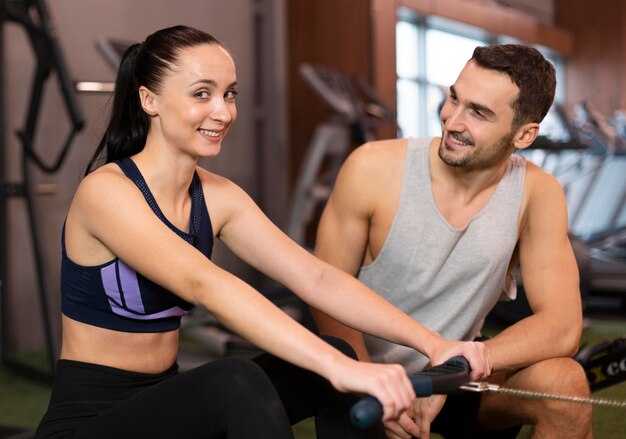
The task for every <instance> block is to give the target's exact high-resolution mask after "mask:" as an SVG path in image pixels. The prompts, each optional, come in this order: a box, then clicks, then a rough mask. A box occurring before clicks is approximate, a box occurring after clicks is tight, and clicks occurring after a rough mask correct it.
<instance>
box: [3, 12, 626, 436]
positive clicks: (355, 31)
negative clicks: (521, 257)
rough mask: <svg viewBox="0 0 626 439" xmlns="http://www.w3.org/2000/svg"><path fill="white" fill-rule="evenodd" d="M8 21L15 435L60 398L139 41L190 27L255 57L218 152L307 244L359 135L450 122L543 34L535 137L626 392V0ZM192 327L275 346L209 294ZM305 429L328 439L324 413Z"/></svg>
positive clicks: (509, 308)
mask: <svg viewBox="0 0 626 439" xmlns="http://www.w3.org/2000/svg"><path fill="white" fill-rule="evenodd" d="M0 23H1V25H2V32H1V33H0V65H1V68H0V102H1V105H0V160H1V162H0V163H1V165H0V185H1V189H2V190H0V438H18V437H21V438H27V437H32V432H33V428H34V427H35V426H36V425H37V423H38V421H39V419H40V417H41V415H42V414H43V412H44V411H45V408H46V405H47V402H48V397H49V389H50V387H49V384H50V380H51V378H52V365H53V363H54V361H55V359H56V358H57V357H58V350H59V347H60V327H59V326H60V325H59V324H60V318H59V317H60V309H59V308H60V304H59V294H58V284H59V273H58V272H59V265H60V230H61V225H62V223H63V220H64V218H65V214H66V211H67V209H68V206H69V203H70V201H71V197H72V195H73V192H74V190H75V188H76V186H77V184H78V182H79V180H80V178H81V175H82V174H83V172H84V169H85V165H86V163H87V160H88V158H89V157H90V156H91V154H92V152H93V150H94V148H95V146H96V143H97V141H98V140H99V136H100V134H101V133H102V131H103V129H104V126H105V123H106V122H105V121H106V116H107V104H108V102H109V99H110V97H111V90H112V87H113V84H112V82H113V80H114V75H115V69H116V65H117V62H118V60H119V56H120V53H121V51H123V50H124V48H125V47H127V46H128V45H129V44H131V43H133V42H137V41H141V40H142V39H143V38H144V37H145V36H146V35H147V34H149V33H151V32H152V31H154V30H156V29H159V28H162V27H166V26H170V25H175V24H187V25H191V26H195V27H198V28H200V29H203V30H205V31H208V32H210V33H211V34H213V35H214V36H215V37H217V38H218V39H219V40H220V41H221V42H223V43H224V45H225V46H226V47H228V48H229V50H230V51H231V53H232V54H233V56H234V58H235V61H236V63H237V72H238V81H239V84H240V86H239V91H240V94H239V96H238V98H237V100H238V102H237V104H238V110H239V118H238V121H237V124H236V125H235V127H234V128H233V129H232V130H231V131H230V133H229V137H228V139H227V140H226V142H225V146H224V147H223V149H222V153H221V154H220V156H219V157H217V158H215V159H212V160H210V161H207V162H206V163H203V165H205V166H206V167H207V168H209V169H211V170H213V171H215V172H217V173H220V174H223V175H225V176H227V177H228V178H230V179H232V180H234V181H235V182H236V183H238V184H239V185H241V186H242V187H243V188H244V189H245V190H246V191H247V192H248V193H249V194H250V195H251V196H252V197H253V198H254V199H255V200H256V201H257V203H258V204H259V205H260V206H261V208H262V209H263V210H264V211H265V212H266V213H267V214H268V216H269V217H270V218H271V219H272V220H273V221H274V222H276V223H277V224H278V225H279V226H281V227H282V228H283V229H284V230H285V231H286V232H287V233H289V235H290V236H292V237H293V238H294V239H296V240H297V241H298V242H299V243H301V244H302V245H304V246H307V247H311V246H312V245H313V244H314V235H315V226H316V221H317V219H318V215H319V212H320V209H321V207H322V206H323V204H324V202H325V200H326V197H327V196H328V193H329V191H330V189H331V188H332V184H333V179H334V176H335V173H336V171H337V168H338V166H339V165H340V164H341V162H342V160H343V159H344V158H345V156H346V154H347V153H349V151H350V150H351V149H352V148H354V147H355V146H357V145H358V144H360V143H362V142H364V141H366V140H372V139H380V138H389V137H395V136H398V135H402V136H430V135H438V134H439V132H440V128H439V121H438V112H437V109H438V107H439V105H440V103H441V101H442V100H443V99H444V97H445V93H446V90H447V88H448V87H449V85H450V84H451V83H452V82H453V81H454V79H455V78H456V76H457V74H458V72H459V71H460V70H461V68H462V66H463V64H464V63H465V61H467V59H468V58H469V57H470V56H471V52H472V50H473V48H474V47H475V46H477V45H484V44H489V43H496V42H522V43H525V44H531V45H534V46H536V47H537V48H538V49H540V50H541V51H542V52H543V53H544V54H545V55H546V56H547V57H548V58H549V59H550V60H551V61H552V62H553V63H554V64H555V66H556V68H557V73H558V80H559V86H558V91H557V98H556V102H555V105H554V107H553V109H552V110H551V112H550V114H549V116H548V117H547V118H546V121H545V122H544V124H543V126H542V131H541V134H542V136H541V138H540V139H538V140H537V142H536V143H535V145H534V147H533V148H532V149H531V150H529V151H527V152H525V154H526V156H527V157H528V158H529V159H530V160H533V161H534V162H535V163H537V164H539V165H540V166H542V167H544V169H546V170H547V171H549V172H551V173H553V174H554V175H555V176H556V177H557V178H558V179H559V181H560V182H561V183H562V185H563V187H564V189H565V191H566V194H567V198H568V206H569V213H570V232H571V237H572V241H573V243H574V246H575V250H576V256H577V261H578V263H579V268H580V272H581V294H582V295H583V299H584V304H585V308H584V313H585V322H586V325H585V330H584V334H583V344H582V345H581V352H580V355H579V357H578V358H579V360H580V361H581V362H583V363H584V364H585V366H586V367H588V368H589V369H588V370H592V369H593V368H594V367H595V368H596V369H595V370H604V371H605V372H606V370H608V369H607V368H611V367H612V366H613V365H617V366H616V368H614V370H615V374H614V375H612V376H609V375H608V373H603V374H601V375H602V377H603V378H602V379H600V378H599V375H594V374H590V382H591V383H592V385H593V386H594V396H597V397H609V398H613V399H620V400H624V399H626V384H624V382H623V381H625V380H626V342H625V341H624V338H623V337H624V336H625V335H626V306H625V302H624V299H625V298H626V3H625V2H624V1H623V0H601V1H598V2H588V1H584V0H315V1H309V0H230V1H228V2H226V1H220V0H178V1H168V0H135V1H132V2H129V1H125V0H108V1H106V2H102V1H97V0H80V1H76V0H48V1H46V0H0ZM215 260H216V262H217V263H218V264H220V265H222V266H223V267H225V268H226V269H228V270H230V271H231V272H233V273H235V274H237V275H238V276H240V277H242V278H244V279H245V280H247V281H248V282H250V283H252V284H253V285H255V286H256V287H258V288H259V289H260V290H261V291H263V292H264V293H266V294H267V295H268V297H270V298H271V299H272V300H274V301H275V302H276V303H277V304H278V305H279V306H281V307H282V308H283V309H284V310H285V311H286V312H288V313H290V314H291V315H292V316H293V317H294V318H295V319H298V320H300V321H302V322H303V323H305V324H307V325H308V324H310V320H309V319H308V316H307V312H306V307H304V306H303V305H302V304H301V303H300V302H299V301H298V300H297V299H296V298H294V297H293V295H292V294H291V293H290V292H289V291H285V290H284V289H282V288H281V287H280V286H279V285H275V284H273V283H272V282H271V281H269V280H268V279H266V278H265V277H264V276H262V275H261V274H259V273H257V272H255V271H254V270H252V269H250V268H249V267H247V266H246V265H245V264H243V263H242V262H241V261H239V260H238V259H237V258H235V257H234V256H233V255H232V254H230V253H229V252H228V251H227V250H226V249H225V248H223V247H221V246H219V245H218V248H217V249H216V256H215ZM520 287H522V290H523V285H521V281H520ZM526 313H528V308H527V304H525V303H524V298H523V295H522V297H521V298H520V300H518V301H516V302H515V303H509V304H503V305H501V306H498V308H497V309H496V310H494V312H493V313H492V315H491V316H490V319H489V321H488V322H487V328H486V330H487V332H492V333H495V332H497V331H498V330H499V329H500V328H501V327H503V326H505V325H507V324H510V323H512V322H514V321H516V320H517V319H519V318H522V317H523V316H524V315H525V314H526ZM260 324H262V322H261V323H260ZM183 340H184V343H183V348H182V352H181V358H180V361H181V366H182V367H193V366H194V365H196V364H198V363H200V362H204V361H210V360H211V359H212V358H217V357H221V356H227V355H240V356H249V355H254V354H255V353H256V352H257V351H256V349H255V348H254V346H250V345H249V344H248V343H246V342H245V341H244V340H241V339H239V338H237V337H236V336H233V335H232V334H230V333H229V332H228V331H227V330H225V329H224V328H222V327H221V326H220V325H219V324H218V323H217V322H215V321H214V320H213V319H212V318H211V316H209V315H207V314H206V313H203V312H202V311H200V310H198V311H195V312H194V313H192V314H191V315H190V316H188V317H186V319H185V321H184V326H183ZM620 365H621V367H622V369H620ZM598 368H599V369H598ZM603 368H604V369H603ZM611 370H613V369H611ZM294 431H295V432H296V437H297V438H301V439H304V438H313V437H315V433H314V428H313V426H312V423H311V422H303V423H301V424H300V425H298V426H296V427H294ZM624 431H626V421H624V416H623V411H622V412H620V410H618V409H610V408H609V409H607V408H597V409H596V410H595V411H594V432H595V436H596V437H599V438H618V437H623V434H624ZM529 434H530V433H529V430H528V429H525V430H523V431H522V433H521V434H520V437H528V436H529Z"/></svg>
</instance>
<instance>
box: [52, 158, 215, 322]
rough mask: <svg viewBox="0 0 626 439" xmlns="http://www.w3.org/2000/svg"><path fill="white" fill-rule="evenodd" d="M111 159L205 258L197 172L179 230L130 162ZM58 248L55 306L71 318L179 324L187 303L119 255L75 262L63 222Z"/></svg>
mask: <svg viewBox="0 0 626 439" xmlns="http://www.w3.org/2000/svg"><path fill="white" fill-rule="evenodd" d="M115 163H116V164H117V165H118V166H119V167H120V168H121V169H122V171H124V174H126V176H127V177H128V178H130V179H131V180H132V181H133V182H134V183H135V184H136V185H137V187H138V188H139V190H141V192H142V194H143V196H144V198H145V199H146V201H147V202H148V205H150V208H151V209H152V211H153V212H154V213H155V215H156V216H157V217H158V218H159V219H160V220H161V221H163V223H165V224H166V225H167V226H168V227H169V228H170V229H172V230H173V231H174V232H176V234H177V235H178V236H180V237H181V238H182V239H184V240H185V241H187V242H189V243H190V244H191V245H193V246H194V247H195V248H197V249H198V250H200V251H201V252H202V253H203V254H204V255H206V257H207V258H210V257H211V250H212V248H213V235H212V228H211V219H210V218H209V212H208V210H207V207H206V204H205V201H204V194H203V192H202V185H201V183H200V178H199V177H198V175H197V174H194V177H193V181H192V183H191V186H190V187H189V193H190V195H191V218H190V226H189V233H185V232H183V231H181V230H179V229H177V228H176V227H175V226H174V225H173V224H172V223H170V222H169V221H168V220H167V218H165V215H163V212H161V209H160V208H159V206H158V205H157V203H156V201H155V199H154V197H153V196H152V193H151V192H150V189H148V185H147V184H146V181H145V180H144V178H143V176H142V175H141V173H140V172H139V169H138V168H137V166H136V165H135V163H134V162H133V161H132V160H131V159H129V158H125V159H122V160H118V161H116V162H115ZM61 247H62V259H61V310H62V312H63V314H65V315H66V316H67V317H70V318H71V319H74V320H78V321H79V322H83V323H87V324H90V325H94V326H99V327H102V328H108V329H113V330H116V331H124V332H162V331H170V330H173V329H177V328H179V327H180V319H181V316H183V315H184V314H185V313H187V312H188V311H190V310H191V308H192V307H193V305H192V304H191V303H189V302H187V301H185V300H183V299H181V298H180V297H178V296H176V295H175V294H173V293H172V292H170V291H168V290H166V289H165V288H163V287H161V286H159V285H157V284H155V283H154V282H152V281H150V280H148V279H146V278H145V277H143V276H142V275H141V274H139V273H137V272H135V271H134V270H133V269H131V268H130V267H129V266H128V265H126V264H125V263H124V261H122V260H120V259H119V258H115V259H113V260H112V261H110V262H107V263H105V264H102V265H97V266H83V265H78V264H75V263H74V262H72V261H71V260H70V259H69V258H68V257H67V252H66V249H65V224H64V225H63V232H62V239H61ZM146 257H149V255H146Z"/></svg>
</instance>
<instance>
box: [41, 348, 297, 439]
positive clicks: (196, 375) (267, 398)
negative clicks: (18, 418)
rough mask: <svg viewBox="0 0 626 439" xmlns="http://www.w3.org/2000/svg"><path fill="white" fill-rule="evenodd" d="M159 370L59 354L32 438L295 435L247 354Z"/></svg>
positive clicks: (276, 399) (271, 387) (274, 436)
mask: <svg viewBox="0 0 626 439" xmlns="http://www.w3.org/2000/svg"><path fill="white" fill-rule="evenodd" d="M177 369H178V367H177V366H173V367H172V368H171V369H170V370H168V371H166V372H164V373H162V374H157V375H152V374H141V373H134V372H127V371H123V370H119V369H114V368H110V367H106V366H99V365H93V364H87V363H81V362H76V361H68V360H59V361H58V363H57V372H56V375H55V383H54V387H53V390H52V396H51V399H50V406H49V408H48V411H47V413H46V414H45V416H44V418H43V420H42V421H41V423H40V425H39V428H38V429H37V433H36V435H35V437H36V438H38V439H39V438H75V439H80V438H89V439H97V438H106V439H114V438H129V439H138V438H151V439H153V438H168V439H170V438H178V437H184V438H203V439H208V438H228V439H231V438H240V439H244V438H246V439H249V438H259V439H268V438H277V439H278V438H281V439H282V438H293V433H292V431H291V426H290V424H289V421H288V419H287V415H286V413H285V410H284V408H283V406H282V403H281V401H280V399H279V397H278V395H277V394H276V391H275V389H274V387H273V386H272V384H271V383H270V381H269V380H268V379H267V376H266V375H265V374H264V373H263V371H262V370H261V369H260V368H259V367H258V366H257V365H255V364H254V363H253V362H252V361H249V360H241V359H220V360H215V361H213V362H211V363H208V364H206V365H204V366H200V367H198V368H195V369H192V370H190V371H187V372H184V373H181V374H178V372H177Z"/></svg>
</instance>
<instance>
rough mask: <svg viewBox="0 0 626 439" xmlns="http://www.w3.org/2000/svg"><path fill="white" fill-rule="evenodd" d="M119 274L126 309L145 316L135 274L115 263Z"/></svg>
mask: <svg viewBox="0 0 626 439" xmlns="http://www.w3.org/2000/svg"><path fill="white" fill-rule="evenodd" d="M116 264H117V265H118V267H119V272H120V284H121V285H122V294H123V295H124V301H125V302H126V308H127V309H128V310H129V311H134V312H136V313H138V314H145V313H146V311H145V309H144V307H143V301H142V300H141V291H139V282H138V281H137V273H136V272H135V270H133V269H132V268H130V267H129V266H128V265H126V264H125V263H124V262H122V261H119V260H118V261H117V262H116Z"/></svg>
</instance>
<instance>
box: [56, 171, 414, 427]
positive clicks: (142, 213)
mask: <svg viewBox="0 0 626 439" xmlns="http://www.w3.org/2000/svg"><path fill="white" fill-rule="evenodd" d="M103 188H106V190H103ZM230 195H231V196H235V194H234V193H231V194H230ZM232 202H234V203H235V204H238V203H239V202H240V201H238V200H232V199H231V203H232ZM221 207H223V208H224V209H225V210H228V209H227V205H224V206H221ZM70 213H71V215H69V216H68V226H71V227H72V228H73V229H74V230H82V231H84V233H85V234H86V235H88V236H89V237H91V239H92V241H93V242H94V243H95V242H99V243H101V244H102V245H100V246H98V245H94V246H93V248H94V249H96V248H98V247H102V246H104V247H105V248H106V249H108V250H109V251H110V252H111V253H112V254H113V255H115V256H117V257H119V258H120V259H122V260H124V262H125V263H127V264H128V265H129V266H130V267H132V268H133V269H134V270H136V271H137V272H140V273H142V275H144V276H146V277H147V278H149V279H150V280H152V281H154V282H156V283H158V284H160V285H162V286H163V287H164V288H167V289H168V290H170V291H172V292H174V293H175V294H177V295H179V296H180V297H182V298H184V299H185V300H187V301H189V302H191V303H194V304H198V305H202V306H204V307H205V308H207V310H209V312H211V313H212V314H213V315H214V316H215V317H216V318H217V319H218V320H219V321H220V322H221V323H223V324H224V325H225V326H227V327H229V328H230V329H231V330H233V331H234V332H236V333H238V334H239V335H241V336H242V337H244V338H246V339H248V340H249V341H250V342H252V343H254V344H255V345H257V346H258V347H259V348H261V349H263V350H266V351H268V352H270V353H272V354H274V355H276V356H278V357H281V358H283V359H285V360H287V361H289V362H291V363H294V364H296V365H298V366H301V367H303V368H305V369H308V370H311V371H314V372H316V373H318V374H320V375H322V376H324V377H325V378H327V379H328V380H329V381H330V382H331V383H332V384H333V385H334V386H335V387H336V388H337V389H339V390H342V391H354V392H359V393H368V394H372V395H374V396H376V397H377V398H378V399H379V400H380V401H381V403H382V404H383V406H384V408H385V418H386V419H389V418H394V417H397V416H399V414H400V412H401V411H402V410H404V409H405V408H406V407H408V405H409V404H410V401H411V400H412V398H413V397H414V392H413V389H412V387H411V385H410V383H409V381H408V378H407V377H406V374H405V373H404V371H403V369H402V368H401V367H400V366H397V365H396V366H386V365H385V366H383V365H371V364H361V363H359V362H357V361H354V360H352V359H350V358H348V357H346V356H344V355H343V354H341V353H340V352H339V351H337V350H335V349H334V348H332V347H331V346H330V345H328V344H326V343H325V342H323V341H322V340H321V339H320V338H318V337H316V336H315V335H314V334H313V333H311V332H310V331H308V330H307V329H306V328H304V327H303V326H301V325H300V324H298V323H297V322H296V321H294V320H293V319H292V318H290V317H289V316H288V315H286V314H285V313H284V312H282V311H281V310H280V309H278V308H277V307H276V306H274V305H273V304H272V303H271V302H270V301H268V300H267V299H266V298H265V297H264V296H263V295H261V294H260V293H258V292H257V291H255V290H254V289H253V288H252V287H251V286H250V285H248V284H246V283H245V282H243V281H242V280H240V279H238V278H237V277H235V276H233V275H231V274H230V273H228V272H226V271H225V270H222V269H221V268H219V267H217V266H216V265H215V264H213V263H212V262H211V261H210V260H209V259H207V258H206V257H205V256H204V255H203V254H202V253H200V252H199V251H198V250H196V249H195V248H193V247H192V246H190V245H189V244H187V243H186V242H185V241H184V240H182V239H180V237H178V235H176V234H175V233H174V232H172V231H171V230H170V229H169V228H168V227H167V226H166V225H164V224H163V223H162V222H161V221H160V220H159V219H158V218H157V217H156V216H155V215H154V213H153V212H152V211H151V210H150V208H149V206H148V205H147V203H146V202H145V200H144V199H143V196H142V195H141V193H140V191H139V190H138V189H137V188H136V187H135V186H134V185H133V184H132V182H130V181H129V180H128V179H127V178H125V177H124V176H123V175H121V174H118V173H116V172H113V171H111V170H104V169H103V170H101V171H98V172H96V173H93V174H91V175H90V176H88V177H86V178H85V179H84V180H83V182H82V183H81V185H80V187H79V189H78V191H77V194H76V197H75V200H74V203H73V206H72V208H71V211H70ZM265 221H266V220H265ZM69 223H73V224H69ZM253 237H254V236H253V235H252V237H251V238H253ZM245 240H246V239H244V241H245ZM252 241H254V239H252ZM81 242H83V241H82V240H81ZM84 242H85V243H86V246H87V247H89V245H90V244H89V243H88V241H84ZM267 257H273V256H267ZM277 259H279V257H278V256H277ZM277 263H280V261H279V262H277Z"/></svg>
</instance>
